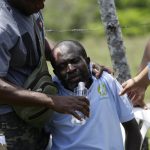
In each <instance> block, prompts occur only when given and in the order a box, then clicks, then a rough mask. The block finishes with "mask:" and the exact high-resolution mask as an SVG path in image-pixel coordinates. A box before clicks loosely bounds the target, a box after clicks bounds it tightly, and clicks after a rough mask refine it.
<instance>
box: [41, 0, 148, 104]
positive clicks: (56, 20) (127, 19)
mask: <svg viewBox="0 0 150 150" xmlns="http://www.w3.org/2000/svg"><path fill="white" fill-rule="evenodd" d="M115 3H116V11H117V15H118V19H119V22H120V26H121V29H122V35H123V40H124V45H125V47H126V56H127V60H128V64H129V66H130V70H131V75H132V76H134V75H136V74H137V72H138V66H139V64H140V62H141V59H142V55H143V51H144V48H145V45H146V43H147V42H148V40H149V36H150V35H149V34H150V13H149V10H150V0H132V1H131V0H116V1H115ZM43 16H44V20H45V29H46V35H47V37H48V38H49V40H50V41H51V42H52V41H53V42H54V43H56V42H58V41H61V40H66V39H76V40H79V41H80V42H81V43H82V44H83V45H84V47H85V48H86V49H87V53H88V55H89V56H90V57H91V58H92V61H93V62H97V63H99V64H103V65H105V66H109V67H112V66H111V60H110V56H109V50H108V47H107V41H106V39H105V31H104V28H103V24H102V23H101V19H100V13H99V4H98V2H97V0H47V1H46V5H45V8H44V10H43ZM73 29H78V30H73ZM50 70H52V69H50ZM145 99H146V101H147V102H148V101H149V99H150V90H149V89H148V90H147V92H146V97H145Z"/></svg>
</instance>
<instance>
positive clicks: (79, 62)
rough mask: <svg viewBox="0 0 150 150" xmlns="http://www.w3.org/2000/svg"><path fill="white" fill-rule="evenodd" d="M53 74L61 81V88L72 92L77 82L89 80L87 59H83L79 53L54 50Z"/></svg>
mask: <svg viewBox="0 0 150 150" xmlns="http://www.w3.org/2000/svg"><path fill="white" fill-rule="evenodd" d="M54 59H55V68H54V73H55V74H56V75H57V77H58V78H59V79H60V80H61V82H62V84H63V86H64V87H65V88H67V89H69V90H73V89H74V88H75V87H76V86H77V84H78V82H79V81H83V82H85V83H87V82H88V80H89V78H90V71H89V61H90V60H89V58H88V57H86V58H84V57H83V56H82V55H81V53H80V52H79V51H74V50H71V49H63V50H61V49H59V48H57V49H55V51H54Z"/></svg>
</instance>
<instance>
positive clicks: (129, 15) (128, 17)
mask: <svg viewBox="0 0 150 150" xmlns="http://www.w3.org/2000/svg"><path fill="white" fill-rule="evenodd" d="M118 17H119V21H120V25H121V27H122V32H123V34H124V35H127V36H137V35H144V34H147V33H149V31H150V21H149V17H150V15H149V10H146V9H137V8H127V9H124V10H118Z"/></svg>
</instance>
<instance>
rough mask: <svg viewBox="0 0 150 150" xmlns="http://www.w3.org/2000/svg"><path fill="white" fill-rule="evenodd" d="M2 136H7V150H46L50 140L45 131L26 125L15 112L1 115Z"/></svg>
mask: <svg viewBox="0 0 150 150" xmlns="http://www.w3.org/2000/svg"><path fill="white" fill-rule="evenodd" d="M0 134H1V135H4V136H5V139H6V146H7V150H45V148H46V146H47V144H48V140H49V135H48V134H46V133H45V132H44V130H39V129H37V128H35V127H32V126H31V125H29V124H27V123H25V122H24V121H23V120H22V119H20V118H19V117H18V116H17V115H16V114H15V112H10V113H7V114H4V115H0ZM0 143H1V142H0ZM0 146H2V147H3V148H5V145H1V144H0Z"/></svg>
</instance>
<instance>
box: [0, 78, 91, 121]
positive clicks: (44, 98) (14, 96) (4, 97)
mask: <svg viewBox="0 0 150 150" xmlns="http://www.w3.org/2000/svg"><path fill="white" fill-rule="evenodd" d="M0 103H1V104H8V105H22V106H44V107H49V108H50V109H52V110H54V111H57V112H59V113H65V114H72V115H73V116H75V117H76V118H78V119H81V118H80V116H79V115H78V114H77V113H76V110H78V111H81V112H82V113H83V114H84V115H85V116H87V117H89V101H88V100H87V99H86V98H85V97H73V96H56V95H46V94H44V93H40V92H34V91H29V90H26V89H23V88H21V87H17V86H15V85H13V84H11V83H9V82H7V81H5V80H4V79H3V78H0Z"/></svg>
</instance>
